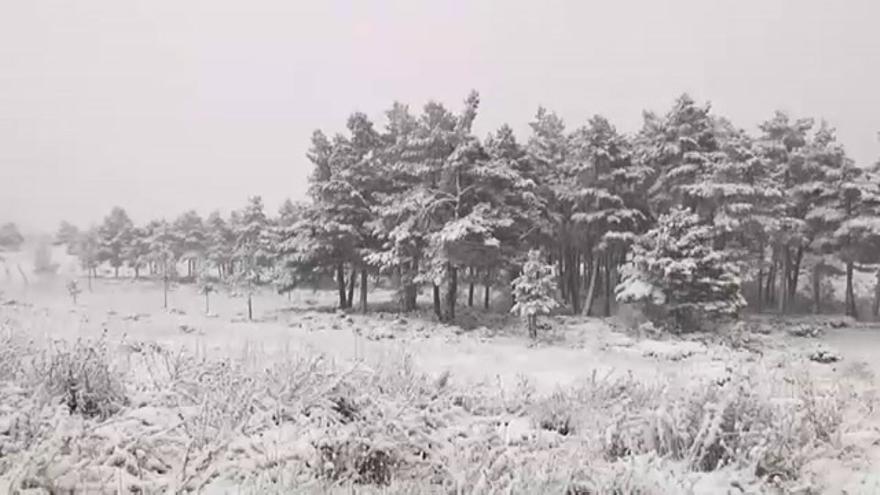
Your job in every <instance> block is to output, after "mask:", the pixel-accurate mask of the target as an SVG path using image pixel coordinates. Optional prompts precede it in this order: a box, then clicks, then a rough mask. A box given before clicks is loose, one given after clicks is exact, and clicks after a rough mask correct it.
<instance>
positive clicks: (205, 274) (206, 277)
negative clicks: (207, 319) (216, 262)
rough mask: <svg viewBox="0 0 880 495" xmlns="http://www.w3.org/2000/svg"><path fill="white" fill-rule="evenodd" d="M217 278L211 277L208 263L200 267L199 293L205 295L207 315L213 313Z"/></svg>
mask: <svg viewBox="0 0 880 495" xmlns="http://www.w3.org/2000/svg"><path fill="white" fill-rule="evenodd" d="M214 282H215V278H214V277H213V276H212V275H211V273H210V271H209V269H208V266H207V263H202V264H201V265H199V269H198V272H197V278H196V283H197V284H198V287H199V292H200V293H202V294H204V295H205V314H210V313H211V293H212V292H214Z"/></svg>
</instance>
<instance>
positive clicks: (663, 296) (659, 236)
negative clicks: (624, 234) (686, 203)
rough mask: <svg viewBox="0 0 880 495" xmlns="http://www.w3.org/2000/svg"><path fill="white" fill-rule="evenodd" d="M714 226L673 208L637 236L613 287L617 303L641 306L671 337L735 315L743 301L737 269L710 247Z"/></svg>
mask: <svg viewBox="0 0 880 495" xmlns="http://www.w3.org/2000/svg"><path fill="white" fill-rule="evenodd" d="M714 239H715V238H714V233H713V228H712V225H711V224H709V223H707V222H705V221H701V220H700V218H699V217H698V216H697V215H696V214H695V213H692V212H691V211H690V210H688V209H685V208H681V207H678V206H676V207H673V208H672V210H670V211H669V213H667V214H664V215H662V216H661V217H660V218H659V219H658V221H657V226H655V227H654V228H652V229H651V230H649V231H648V232H646V233H645V234H644V235H643V236H641V237H639V239H638V241H637V242H636V243H635V245H634V246H633V251H632V253H631V255H630V258H629V260H628V262H627V263H626V264H625V265H624V266H623V268H622V270H621V273H622V280H621V282H620V284H619V285H618V286H617V299H618V301H620V302H624V303H641V304H643V305H644V308H645V309H646V313H647V315H648V316H649V318H651V319H652V320H653V321H654V322H657V323H660V324H663V325H665V326H667V328H668V329H669V330H670V331H673V332H687V331H694V330H698V329H701V328H703V325H704V324H706V323H710V322H712V321H716V320H718V319H723V318H730V317H736V316H738V314H739V312H740V310H741V309H742V308H743V307H745V305H746V301H745V299H744V298H743V296H742V292H741V287H740V279H739V273H740V267H739V266H738V265H737V264H736V263H734V262H733V261H732V260H731V259H730V254H729V253H727V252H724V251H720V250H716V249H714V248H713V243H714Z"/></svg>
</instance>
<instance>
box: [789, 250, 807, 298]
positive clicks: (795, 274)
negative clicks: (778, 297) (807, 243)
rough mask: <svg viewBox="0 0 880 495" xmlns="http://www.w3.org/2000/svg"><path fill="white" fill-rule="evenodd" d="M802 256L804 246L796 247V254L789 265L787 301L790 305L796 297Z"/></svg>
mask: <svg viewBox="0 0 880 495" xmlns="http://www.w3.org/2000/svg"><path fill="white" fill-rule="evenodd" d="M803 258H804V248H803V247H798V250H797V254H796V255H795V258H794V264H793V265H792V266H791V274H790V275H789V282H788V303H789V305H792V304H794V303H795V300H796V299H797V287H798V279H800V275H801V260H802V259H803Z"/></svg>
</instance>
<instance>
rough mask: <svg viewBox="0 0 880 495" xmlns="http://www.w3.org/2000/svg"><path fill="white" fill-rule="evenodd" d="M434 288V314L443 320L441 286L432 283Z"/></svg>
mask: <svg viewBox="0 0 880 495" xmlns="http://www.w3.org/2000/svg"><path fill="white" fill-rule="evenodd" d="M432 285H433V289H434V314H435V315H437V319H438V320H440V321H443V308H442V307H441V306H440V286H439V285H437V284H432Z"/></svg>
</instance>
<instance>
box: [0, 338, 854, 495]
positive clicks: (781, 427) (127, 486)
mask: <svg viewBox="0 0 880 495" xmlns="http://www.w3.org/2000/svg"><path fill="white" fill-rule="evenodd" d="M0 353H2V356H0V358H2V361H0V372H2V375H0V376H2V377H3V381H0V490H4V491H8V492H10V493H17V492H18V493H25V491H26V490H31V491H30V493H66V492H71V491H73V492H76V493H79V492H89V493H105V492H106V493H117V492H118V491H121V492H124V493H167V492H171V493H183V492H195V491H198V490H200V489H202V488H204V487H206V486H209V485H215V486H219V485H221V484H224V483H225V484H227V486H235V487H238V488H240V489H242V490H243V491H244V492H246V493H285V492H289V491H290V490H291V489H293V488H294V487H295V488H296V489H297V491H299V492H302V491H305V492H307V493H308V492H323V491H330V492H333V491H334V490H340V491H344V490H346V489H347V487H351V486H358V487H359V488H358V490H359V493H374V492H375V493H560V494H561V493H565V494H605V493H607V494H630V493H642V494H677V493H726V492H727V491H728V490H732V492H733V493H737V492H738V491H739V490H738V489H737V488H736V486H740V487H746V488H744V489H747V490H748V491H749V493H761V492H763V491H765V490H768V491H769V490H770V489H771V487H782V490H783V491H782V492H783V493H784V489H785V488H786V487H793V486H796V485H797V484H798V483H800V482H803V481H804V480H803V479H801V478H802V474H803V473H802V468H803V466H804V465H805V464H806V463H807V462H809V461H810V460H811V459H813V458H815V457H816V456H819V455H829V454H828V452H834V451H835V450H836V449H838V448H839V445H838V439H839V436H840V434H841V426H842V424H843V415H844V406H845V403H846V402H845V401H853V400H858V397H856V396H853V395H852V394H851V393H850V392H849V391H848V390H845V389H843V388H842V387H839V386H821V385H819V384H818V383H816V382H813V381H811V380H809V379H807V378H804V376H803V369H804V366H805V365H803V364H802V363H788V364H787V365H786V366H783V367H781V368H776V367H773V366H770V365H768V364H766V363H765V364H761V363H757V364H756V363H752V364H743V365H742V367H740V368H738V369H735V370H733V371H731V372H730V373H728V376H726V377H724V379H722V380H718V379H701V378H697V377H693V378H682V379H681V380H671V379H663V378H657V379H656V380H654V381H651V382H648V381H644V380H641V379H638V378H636V377H634V376H631V375H623V376H621V375H612V374H609V375H607V376H599V375H598V374H597V373H593V374H592V376H590V377H589V378H587V379H585V380H584V381H583V382H581V383H579V384H577V385H576V386H573V387H570V388H568V389H565V390H559V391H557V392H556V393H554V394H552V395H550V396H539V395H536V393H535V391H534V389H533V387H532V386H531V385H530V384H529V383H528V381H527V380H525V379H523V380H522V381H521V383H520V384H519V386H517V387H515V389H514V390H513V392H510V391H503V390H501V389H500V388H499V387H496V386H492V385H484V386H482V387H479V388H472V387H462V386H459V385H457V384H456V383H455V377H454V375H453V376H450V375H442V376H440V377H437V378H435V377H430V376H427V375H424V374H422V373H419V372H418V371H417V370H416V369H415V368H414V366H413V363H412V362H411V360H409V359H408V358H406V357H404V358H402V359H400V360H385V361H383V362H381V363H377V364H375V365H374V366H372V367H370V366H367V365H366V364H356V365H351V366H344V365H339V364H337V363H333V362H330V361H329V360H327V359H326V358H324V357H322V356H308V357H292V356H281V357H278V356H264V355H258V354H255V353H253V352H244V353H243V354H242V355H241V356H239V357H238V358H236V359H225V360H208V359H205V358H202V357H199V356H196V355H193V354H190V353H188V352H186V351H182V350H171V349H165V348H162V347H160V346H157V345H155V344H153V345H147V344H143V343H136V342H126V343H111V342H108V341H107V340H106V339H101V340H98V341H77V342H75V343H73V344H71V345H61V344H58V345H51V346H42V345H38V344H36V343H34V342H30V341H25V340H22V339H20V338H19V336H18V335H16V334H15V333H11V332H7V334H6V335H5V336H4V337H3V341H2V342H0ZM795 365H797V366H795ZM713 482H714V483H722V485H721V486H720V488H719V485H717V484H716V485H711V483H713ZM707 483H709V485H707ZM707 486H708V488H707ZM774 489H775V488H774ZM816 489H817V490H819V489H820V488H816ZM719 490H720V491H719Z"/></svg>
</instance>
